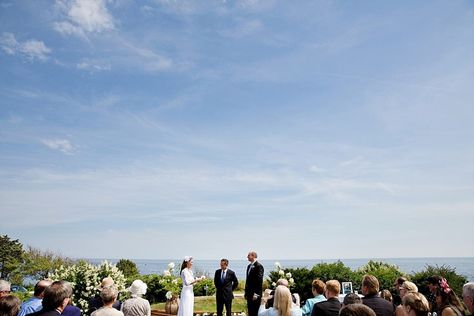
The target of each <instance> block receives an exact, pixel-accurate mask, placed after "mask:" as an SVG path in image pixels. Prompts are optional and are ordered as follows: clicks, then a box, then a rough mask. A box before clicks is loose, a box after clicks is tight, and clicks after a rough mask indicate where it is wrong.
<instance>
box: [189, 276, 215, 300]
mask: <svg viewBox="0 0 474 316" xmlns="http://www.w3.org/2000/svg"><path fill="white" fill-rule="evenodd" d="M193 291H194V295H195V296H208V295H214V294H215V293H216V287H215V286H214V280H211V279H204V280H202V281H199V282H197V283H196V284H194V288H193Z"/></svg>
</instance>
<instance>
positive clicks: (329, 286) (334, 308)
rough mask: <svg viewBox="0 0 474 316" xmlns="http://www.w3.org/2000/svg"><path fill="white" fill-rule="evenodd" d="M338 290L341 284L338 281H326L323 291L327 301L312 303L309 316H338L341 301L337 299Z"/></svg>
mask: <svg viewBox="0 0 474 316" xmlns="http://www.w3.org/2000/svg"><path fill="white" fill-rule="evenodd" d="M340 291H341V284H340V283H339V281H337V280H329V281H327V282H326V292H325V296H326V298H327V301H324V302H319V303H316V304H314V306H313V311H312V312H311V316H338V315H339V310H340V309H341V302H339V299H338V297H339V292H340Z"/></svg>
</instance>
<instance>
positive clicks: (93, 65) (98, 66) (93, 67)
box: [76, 59, 111, 71]
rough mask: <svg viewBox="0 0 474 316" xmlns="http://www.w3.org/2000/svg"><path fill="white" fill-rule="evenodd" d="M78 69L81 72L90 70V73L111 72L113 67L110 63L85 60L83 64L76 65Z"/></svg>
mask: <svg viewBox="0 0 474 316" xmlns="http://www.w3.org/2000/svg"><path fill="white" fill-rule="evenodd" d="M76 68H77V69H81V70H89V71H103V70H110V69H111V66H110V64H108V63H105V62H101V61H97V60H90V59H83V60H82V61H81V62H79V63H77V64H76Z"/></svg>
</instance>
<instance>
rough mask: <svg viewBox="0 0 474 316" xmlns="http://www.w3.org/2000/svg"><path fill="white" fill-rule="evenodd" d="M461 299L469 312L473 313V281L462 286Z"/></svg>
mask: <svg viewBox="0 0 474 316" xmlns="http://www.w3.org/2000/svg"><path fill="white" fill-rule="evenodd" d="M462 299H463V301H464V305H466V307H467V309H468V310H469V312H471V314H474V282H469V283H466V284H464V286H463V287H462Z"/></svg>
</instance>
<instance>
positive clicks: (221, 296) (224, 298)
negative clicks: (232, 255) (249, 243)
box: [214, 259, 239, 316]
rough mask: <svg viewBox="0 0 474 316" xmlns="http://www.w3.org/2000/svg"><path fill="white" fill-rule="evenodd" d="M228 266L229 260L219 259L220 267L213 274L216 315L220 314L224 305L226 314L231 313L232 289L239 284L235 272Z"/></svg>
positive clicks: (220, 315) (228, 315) (229, 314)
mask: <svg viewBox="0 0 474 316" xmlns="http://www.w3.org/2000/svg"><path fill="white" fill-rule="evenodd" d="M228 266H229V260H227V259H221V268H220V269H218V270H216V273H215V274H214V285H215V286H216V306H217V316H222V311H223V310H224V305H225V310H226V315H227V316H231V315H232V300H233V299H234V293H233V291H234V290H235V289H236V288H237V286H238V285H239V280H237V277H236V276H235V272H234V271H232V270H231V269H228Z"/></svg>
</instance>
